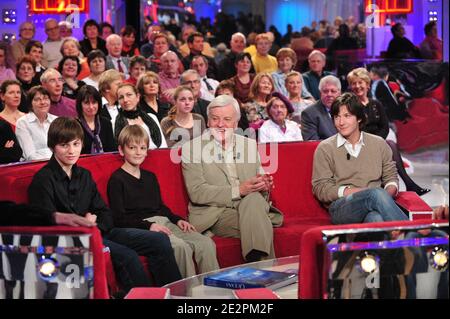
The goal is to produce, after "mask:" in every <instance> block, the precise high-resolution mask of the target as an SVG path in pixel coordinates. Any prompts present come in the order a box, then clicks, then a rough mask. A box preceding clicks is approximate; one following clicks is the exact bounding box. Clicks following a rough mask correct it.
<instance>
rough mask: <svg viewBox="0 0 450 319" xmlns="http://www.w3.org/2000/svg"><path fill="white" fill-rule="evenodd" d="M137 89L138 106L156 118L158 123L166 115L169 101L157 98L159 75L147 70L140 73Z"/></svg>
mask: <svg viewBox="0 0 450 319" xmlns="http://www.w3.org/2000/svg"><path fill="white" fill-rule="evenodd" d="M136 87H137V90H138V92H139V94H140V95H141V100H140V101H139V107H140V109H141V110H142V111H144V112H145V113H150V114H153V115H155V116H156V117H157V118H158V121H159V123H161V121H162V119H163V118H165V117H166V116H167V113H168V112H169V109H170V104H169V103H163V102H161V101H160V100H159V93H160V86H159V76H158V74H156V73H155V72H152V71H149V72H146V73H145V74H144V75H142V76H141V77H140V78H139V80H138V82H137V85H136Z"/></svg>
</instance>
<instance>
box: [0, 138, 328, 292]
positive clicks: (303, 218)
mask: <svg viewBox="0 0 450 319" xmlns="http://www.w3.org/2000/svg"><path fill="white" fill-rule="evenodd" d="M317 145H318V142H293V143H281V144H279V145H278V150H277V154H275V153H272V154H271V155H272V156H267V155H265V154H269V153H268V150H269V149H270V145H268V144H267V145H265V144H263V145H260V153H261V158H262V162H263V166H265V165H264V159H265V158H268V157H269V158H271V161H270V163H269V162H268V163H266V166H272V167H275V169H273V177H274V184H275V188H274V190H273V191H272V194H271V198H272V201H273V205H275V206H276V207H278V208H279V209H280V210H281V211H283V213H284V216H285V221H284V225H283V226H282V227H280V228H276V229H275V230H274V245H275V253H276V256H277V257H284V256H291V255H298V254H299V250H300V244H301V239H302V234H303V233H304V232H305V231H307V230H309V229H311V228H314V227H317V226H326V225H330V218H329V215H328V212H327V211H326V210H325V209H324V208H323V207H322V206H321V205H320V204H319V202H318V201H317V200H316V199H315V197H314V196H313V193H312V185H311V175H312V164H313V155H314V151H315V149H316V147H317ZM44 164H45V162H37V163H29V164H18V165H10V166H3V167H0V185H2V190H3V191H2V192H0V200H12V201H15V202H17V203H26V202H27V188H28V186H29V184H30V182H31V179H32V177H33V175H34V174H35V173H36V172H37V171H38V170H39V169H40V168H41V167H42V166H43V165H44ZM121 164H122V160H121V158H120V156H119V155H118V154H103V155H97V156H88V157H83V158H81V159H80V160H79V165H80V166H82V167H85V168H87V169H89V170H90V171H91V172H92V175H93V178H94V180H95V181H96V183H97V186H98V189H99V191H100V194H101V195H102V196H103V198H104V199H105V200H107V194H106V187H107V183H108V179H109V176H110V175H111V174H112V172H113V171H115V170H116V169H117V168H118V167H120V166H121ZM143 168H145V169H147V170H150V171H152V172H154V173H155V174H156V175H157V177H158V180H159V183H160V186H161V190H162V196H163V200H164V202H165V204H166V205H167V206H169V207H170V208H171V209H172V211H173V212H175V213H177V214H179V215H180V216H183V217H186V215H187V206H188V196H187V193H186V190H185V187H184V182H183V176H182V172H181V165H180V164H179V163H173V162H172V161H171V159H170V150H167V149H162V150H154V151H150V153H149V155H148V157H147V159H146V160H145V162H144V164H143ZM271 173H272V172H271ZM0 213H1V212H0ZM213 239H214V241H215V243H216V245H217V256H218V260H219V264H220V266H221V267H228V266H232V265H237V264H241V263H243V262H244V260H243V259H242V256H241V249H240V241H239V239H233V238H221V237H214V238H213ZM105 275H106V274H105ZM108 279H110V277H108ZM111 280H112V279H111ZM110 283H111V282H110Z"/></svg>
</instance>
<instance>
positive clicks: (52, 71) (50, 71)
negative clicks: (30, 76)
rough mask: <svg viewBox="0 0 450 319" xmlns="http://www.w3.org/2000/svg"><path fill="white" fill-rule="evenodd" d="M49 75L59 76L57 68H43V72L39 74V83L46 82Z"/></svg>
mask: <svg viewBox="0 0 450 319" xmlns="http://www.w3.org/2000/svg"><path fill="white" fill-rule="evenodd" d="M51 76H57V77H61V73H59V72H58V70H56V69H53V68H48V69H47V70H45V72H44V73H43V74H42V75H41V78H40V80H41V83H47V82H48V79H49V78H50V77H51Z"/></svg>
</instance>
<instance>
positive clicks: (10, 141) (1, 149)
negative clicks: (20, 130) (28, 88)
mask: <svg viewBox="0 0 450 319" xmlns="http://www.w3.org/2000/svg"><path fill="white" fill-rule="evenodd" d="M20 98H21V88H20V83H19V82H17V81H15V80H6V81H4V82H3V83H2V85H1V86H0V100H1V101H2V104H3V110H2V111H1V112H0V164H5V163H13V162H18V161H19V160H20V158H21V157H22V149H21V148H20V145H19V142H18V141H17V137H16V134H15V131H16V123H17V120H19V119H20V118H21V117H22V116H24V115H25V113H22V112H20V111H19V105H20Z"/></svg>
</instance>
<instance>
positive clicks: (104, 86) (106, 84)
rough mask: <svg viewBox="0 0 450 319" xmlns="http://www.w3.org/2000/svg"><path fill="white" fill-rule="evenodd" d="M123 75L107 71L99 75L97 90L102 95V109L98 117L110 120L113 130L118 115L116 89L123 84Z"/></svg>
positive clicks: (114, 71)
mask: <svg viewBox="0 0 450 319" xmlns="http://www.w3.org/2000/svg"><path fill="white" fill-rule="evenodd" d="M123 80H124V75H123V74H122V73H119V71H116V70H107V71H105V72H103V73H102V74H101V75H100V79H99V80H98V90H99V92H100V94H101V95H102V109H101V110H100V115H102V116H103V117H106V118H107V119H109V120H111V124H112V127H113V130H114V125H115V124H116V117H117V115H118V114H119V99H118V97H117V88H118V87H119V85H120V84H121V83H122V82H123Z"/></svg>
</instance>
